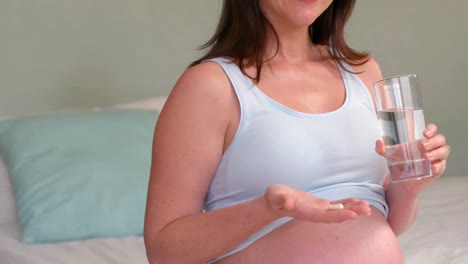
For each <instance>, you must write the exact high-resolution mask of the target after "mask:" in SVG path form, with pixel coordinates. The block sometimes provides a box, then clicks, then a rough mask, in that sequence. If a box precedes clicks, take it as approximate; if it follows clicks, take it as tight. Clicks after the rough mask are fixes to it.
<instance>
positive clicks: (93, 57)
mask: <svg viewBox="0 0 468 264" xmlns="http://www.w3.org/2000/svg"><path fill="white" fill-rule="evenodd" d="M220 3H221V1H220V0H196V1H170V0H132V1H128V0H41V1H32V0H21V1H18V0H0V36H1V41H0V116H1V115H4V114H20V113H29V112H34V111H45V110H54V109H61V108H69V107H88V106H94V105H110V104H113V103H118V102H124V101H128V100H133V99H138V98H142V97H147V96H154V95H165V94H167V93H168V92H169V90H170V89H171V87H172V86H173V84H174V82H175V81H176V79H177V77H178V76H179V75H180V73H181V72H182V71H183V70H184V68H185V67H186V66H187V64H188V63H189V62H190V61H191V60H192V59H194V58H196V57H197V56H198V55H199V54H200V53H199V52H197V51H195V49H196V47H197V46H198V45H199V44H202V43H203V42H204V41H205V40H206V39H208V38H209V36H210V35H211V34H212V32H213V30H214V28H215V25H216V21H217V18H218V15H219V14H218V10H219V7H220ZM466 10H468V2H466V1H462V0H453V1H435V0H429V1H427V0H411V1H407V0H394V1H370V0H366V1H364V0H360V1H358V4H357V7H356V12H355V14H354V16H353V19H352V21H351V25H350V28H349V30H348V37H349V39H350V42H351V43H352V44H353V46H354V47H357V48H359V49H364V50H368V51H371V52H372V54H373V56H374V57H375V58H376V59H377V60H378V61H379V63H380V65H381V68H382V71H383V73H384V75H385V76H390V75H396V74H404V73H416V74H418V75H419V77H420V81H421V84H422V88H423V97H424V106H425V113H426V120H427V121H430V122H435V123H437V124H438V125H439V126H440V129H441V131H442V132H443V133H445V134H446V135H447V137H448V139H449V142H450V144H451V145H452V146H453V153H452V157H451V159H450V162H449V165H450V166H449V169H448V171H447V175H466V176H468V169H467V167H466V166H465V163H467V161H468V160H467V155H466V149H468V143H467V140H465V138H464V136H465V135H468V128H467V127H468V126H467V125H466V123H465V120H466V119H467V118H466V117H467V116H468V107H467V104H465V103H464V101H465V100H466V98H468V89H467V88H466V86H467V84H468V52H467V51H466V49H467V48H468V16H467V15H466V14H465V11H466Z"/></svg>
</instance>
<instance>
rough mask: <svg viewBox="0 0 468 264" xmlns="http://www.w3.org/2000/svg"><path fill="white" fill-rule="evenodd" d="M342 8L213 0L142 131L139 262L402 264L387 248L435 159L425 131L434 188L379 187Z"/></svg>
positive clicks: (374, 123)
mask: <svg viewBox="0 0 468 264" xmlns="http://www.w3.org/2000/svg"><path fill="white" fill-rule="evenodd" d="M354 2H355V1H354V0H335V1H332V0H224V6H223V10H222V15H221V18H220V22H219V25H218V28H217V30H216V33H215V34H214V36H213V37H212V38H211V40H209V41H208V43H207V44H206V48H209V50H208V52H207V53H206V55H205V56H203V57H202V58H200V59H199V60H197V61H195V62H194V63H193V64H192V65H191V67H189V69H188V70H187V71H185V72H184V73H183V75H182V76H181V77H180V79H179V80H178V82H177V83H176V85H175V87H174V88H173V90H172V92H171V94H170V96H169V98H168V101H167V102H166V105H165V106H164V109H163V110H162V112H161V114H160V117H159V120H158V123H157V125H156V129H155V134H154V143H153V155H152V168H151V177H150V182H149V189H148V202H147V209H146V218H145V233H144V237H145V244H146V250H147V255H148V259H149V261H150V262H151V263H158V264H178V263H181V264H187V263H197V264H199V263H222V264H226V263H242V264H258V263H268V264H276V263H278V264H279V263H287V264H305V263H332V264H336V263H348V264H353V263H355V264H362V263H380V264H384V263H389V264H390V263H391V264H398V263H403V257H402V253H401V250H400V248H399V245H398V241H397V239H396V237H397V236H398V235H400V234H401V233H403V232H404V231H405V230H407V229H408V228H409V227H410V225H411V224H412V222H413V221H414V219H415V217H416V215H417V208H418V203H417V200H418V195H419V193H420V192H421V190H423V189H424V188H425V187H427V186H428V185H429V184H431V183H432V182H433V181H434V180H435V179H437V178H438V177H439V176H440V175H441V174H442V173H443V172H444V171H445V166H446V162H445V159H446V158H447V157H448V155H449V150H448V148H447V147H446V145H445V138H444V136H443V135H440V134H437V129H436V126H435V125H433V124H431V125H428V126H427V127H426V129H425V130H424V135H425V137H426V140H425V141H423V143H424V146H421V147H424V148H425V150H426V151H427V153H426V156H425V158H426V159H428V160H429V161H431V163H432V170H433V174H434V176H433V177H432V178H426V179H422V180H418V181H409V182H404V183H396V182H389V181H388V180H387V173H388V170H387V166H386V161H385V159H384V158H383V157H382V154H383V144H382V142H381V141H380V140H379V139H380V137H381V135H380V130H379V124H378V119H377V116H376V113H375V106H374V94H373V89H372V84H373V82H374V81H376V80H378V79H381V78H382V76H381V73H380V70H379V66H378V64H377V63H376V62H375V61H374V60H373V59H372V58H371V57H370V56H369V55H368V54H365V53H361V52H357V51H355V50H353V49H351V48H350V47H349V46H348V45H347V44H346V42H345V40H344V32H343V31H344V27H345V24H346V22H347V20H348V19H349V17H350V15H351V12H352V9H353V6H354Z"/></svg>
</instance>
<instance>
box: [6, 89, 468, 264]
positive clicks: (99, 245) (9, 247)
mask: <svg viewBox="0 0 468 264" xmlns="http://www.w3.org/2000/svg"><path fill="white" fill-rule="evenodd" d="M164 101H165V98H164V97H161V98H152V99H148V100H143V101H138V102H134V103H128V104H122V105H118V106H116V108H118V109H144V110H148V111H152V110H159V109H160V108H161V107H162V105H163V103H164ZM93 111H95V112H99V111H100V109H93ZM467 187H468V177H442V178H441V179H440V180H439V181H438V182H437V183H436V184H434V185H432V186H430V187H429V188H428V189H427V190H425V191H424V192H423V193H422V195H421V199H420V203H421V209H420V214H419V217H418V219H417V221H416V223H415V224H414V226H413V227H412V228H411V229H410V230H409V231H408V232H406V233H405V234H404V235H402V236H401V237H400V238H399V240H400V243H401V246H402V248H403V252H404V255H405V259H406V263H409V264H419V263H434V264H438V263H440V264H465V263H468V226H467V225H466V220H465V217H467V218H468V206H467V205H466V203H465V202H464V201H465V193H466V188H467ZM48 199H49V198H48ZM140 231H141V230H140ZM21 233H22V232H21V228H20V222H19V218H18V210H17V204H15V199H14V195H13V190H12V184H11V181H10V177H9V175H8V170H7V168H6V165H5V163H4V161H3V160H2V159H0V263H1V264H26V263H37V264H43V263H44V264H45V263H48V264H50V263H64V264H66V263H70V264H75V263H95V264H99V263H136V264H138V263H147V260H146V255H145V249H144V243H143V239H142V237H141V234H138V233H139V232H133V234H128V235H120V236H116V237H112V236H109V237H106V236H99V235H96V236H95V237H94V238H86V239H77V240H73V241H65V242H60V241H59V242H53V243H24V242H22V236H21Z"/></svg>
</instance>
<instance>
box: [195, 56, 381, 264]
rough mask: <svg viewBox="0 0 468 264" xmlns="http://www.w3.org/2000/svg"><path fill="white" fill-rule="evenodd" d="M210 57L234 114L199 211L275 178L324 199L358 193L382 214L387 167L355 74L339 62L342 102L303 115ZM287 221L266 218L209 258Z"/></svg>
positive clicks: (240, 198) (246, 196)
mask: <svg viewBox="0 0 468 264" xmlns="http://www.w3.org/2000/svg"><path fill="white" fill-rule="evenodd" d="M210 61H214V62H217V63H218V64H219V65H221V67H222V68H223V69H224V72H225V73H226V75H227V76H228V77H229V79H230V81H231V84H232V86H233V88H234V90H235V92H236V94H237V97H238V100H239V103H240V112H241V115H240V122H239V126H238V129H237V131H236V134H235V136H234V138H233V140H232V143H231V145H230V146H229V147H228V149H227V150H226V151H225V153H224V154H223V156H222V158H221V161H220V163H219V165H218V168H217V170H216V172H215V175H214V177H213V179H212V182H211V184H210V186H209V190H208V193H207V195H206V198H205V208H204V209H205V210H206V211H211V210H216V209H220V208H224V207H228V206H231V205H234V204H237V203H241V202H245V201H247V200H250V199H254V198H256V197H259V196H261V195H263V194H264V192H265V190H266V189H267V187H268V186H270V185H271V184H275V183H279V184H285V185H287V186H290V187H292V188H296V189H300V190H303V191H307V192H310V193H312V194H314V195H316V196H319V197H322V198H326V199H330V200H337V199H343V198H348V197H355V198H358V199H362V200H365V201H367V202H369V204H370V205H372V206H374V207H375V208H377V209H378V210H380V211H381V212H382V213H383V214H384V215H385V217H386V216H387V214H388V207H387V204H386V202H385V191H384V188H383V187H382V183H383V180H384V178H385V176H386V175H387V173H388V171H387V166H386V161H385V159H384V158H382V157H380V156H379V155H378V154H377V153H376V152H375V150H374V146H375V141H376V140H377V139H380V138H381V134H380V127H379V123H378V119H377V115H376V113H375V110H374V104H373V101H372V97H371V95H370V93H369V91H368V90H367V88H366V86H365V85H364V83H363V82H362V81H361V79H360V78H359V77H358V76H357V75H355V74H351V73H349V72H347V71H345V70H344V69H341V68H340V72H341V76H342V78H343V82H344V85H345V88H346V99H345V102H344V103H343V105H342V106H341V107H340V108H338V109H337V110H334V111H332V112H327V113H323V114H309V113H303V112H299V111H296V110H293V109H291V108H289V107H287V106H285V105H282V104H280V103H279V102H277V101H275V100H273V99H272V98H270V97H268V96H267V95H265V94H264V93H263V92H262V91H261V90H260V89H259V88H258V87H257V86H256V85H255V84H254V83H253V82H252V81H251V80H250V79H249V78H248V77H246V76H245V75H244V74H243V73H242V72H241V70H240V69H239V67H238V66H237V65H235V64H234V63H232V62H231V61H229V60H227V59H224V58H216V59H211V60H210ZM345 67H347V68H348V67H349V65H346V64H345ZM349 69H351V68H350V67H349ZM290 220H292V219H291V218H289V217H283V218H280V219H278V220H276V221H274V222H272V223H271V224H269V225H267V226H265V227H264V228H263V229H261V230H260V231H258V232H257V233H255V234H253V235H251V236H250V237H248V238H247V239H246V240H245V241H244V242H242V243H241V244H240V245H238V246H236V247H235V248H233V249H231V250H230V251H229V252H227V253H225V254H223V255H222V256H219V257H217V258H215V259H213V260H211V261H210V262H209V263H213V262H215V261H217V260H219V259H221V258H224V257H226V256H229V255H232V254H234V253H236V252H238V251H240V250H242V249H244V248H246V247H247V246H249V245H251V244H252V243H254V242H255V241H256V240H258V239H260V238H261V237H263V236H265V235H266V234H268V233H269V232H271V231H272V230H274V229H275V228H278V227H279V226H281V225H283V224H285V223H286V222H288V221H290Z"/></svg>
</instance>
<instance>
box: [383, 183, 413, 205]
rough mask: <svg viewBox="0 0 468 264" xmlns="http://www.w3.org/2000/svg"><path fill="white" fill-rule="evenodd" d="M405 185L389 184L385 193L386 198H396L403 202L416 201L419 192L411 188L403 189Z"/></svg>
mask: <svg viewBox="0 0 468 264" xmlns="http://www.w3.org/2000/svg"><path fill="white" fill-rule="evenodd" d="M404 184H405V183H398V182H389V183H388V185H387V189H386V191H385V193H386V196H387V198H398V199H402V200H405V201H413V200H417V199H418V196H419V191H417V190H415V189H411V188H404V186H403V185H404Z"/></svg>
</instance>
